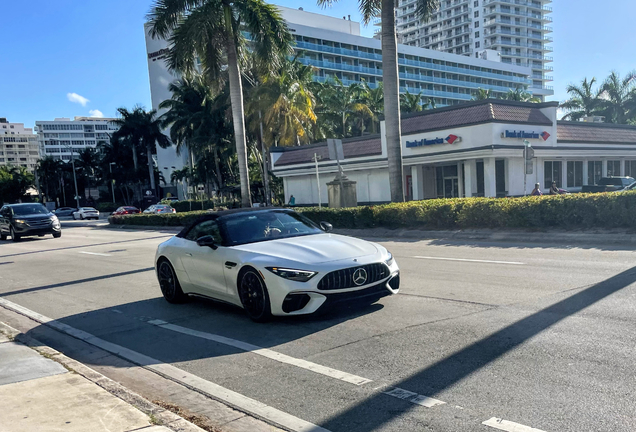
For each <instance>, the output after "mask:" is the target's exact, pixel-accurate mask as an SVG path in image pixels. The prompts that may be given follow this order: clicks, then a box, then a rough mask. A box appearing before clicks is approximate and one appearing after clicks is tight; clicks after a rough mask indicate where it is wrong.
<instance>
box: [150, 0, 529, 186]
mask: <svg viewBox="0 0 636 432" xmlns="http://www.w3.org/2000/svg"><path fill="white" fill-rule="evenodd" d="M278 8H279V9H280V11H281V13H282V16H283V18H284V19H285V21H287V24H288V26H289V30H290V31H291V33H292V34H293V36H294V40H295V44H296V45H295V50H296V52H297V53H298V54H299V56H298V58H299V61H301V62H302V63H304V64H307V65H311V66H313V67H314V79H315V80H316V81H323V82H324V81H327V80H329V79H331V78H333V77H338V78H339V79H340V80H341V81H342V82H343V84H345V85H349V84H352V83H360V82H362V81H363V80H364V81H366V82H367V83H368V84H369V85H370V86H371V87H375V86H377V85H378V83H379V82H381V81H382V51H381V48H382V47H381V42H380V41H379V40H377V39H374V38H368V37H362V36H360V24H359V23H357V22H354V21H351V20H350V19H348V17H344V18H343V19H340V18H333V17H328V16H325V15H321V14H315V13H310V12H305V11H303V10H302V8H300V9H290V8H286V7H281V6H278ZM146 49H147V55H148V73H149V78H150V92H151V97H152V107H153V109H156V110H158V112H159V114H162V110H160V109H159V104H160V103H161V102H162V101H164V100H166V99H169V98H170V97H171V96H172V95H171V93H170V92H169V91H168V86H169V84H170V83H171V82H172V81H173V80H174V79H175V78H176V77H175V76H174V75H173V74H172V73H171V72H170V71H169V70H168V68H167V66H166V64H165V62H164V58H165V55H166V53H167V52H168V43H167V42H166V41H165V40H157V39H153V38H152V37H151V36H150V35H149V34H148V32H147V31H146ZM398 62H399V67H400V91H401V92H406V91H408V92H409V93H412V94H419V93H421V95H422V99H423V102H424V101H427V100H428V99H429V98H430V99H433V100H434V101H435V104H436V106H437V107H442V106H447V105H456V104H458V103H461V102H466V101H469V100H471V99H472V98H473V96H474V95H475V94H476V93H477V91H478V89H479V88H482V89H488V90H490V91H491V94H493V96H496V95H498V94H503V93H506V92H508V91H509V90H510V89H517V88H524V87H529V91H530V92H533V91H534V90H535V89H534V88H532V87H531V86H532V83H533V82H532V80H531V79H530V75H531V73H532V72H531V70H530V68H529V67H527V65H518V64H516V62H514V63H504V62H501V61H490V60H484V59H482V58H475V57H466V56H463V55H457V54H454V53H447V52H442V51H435V50H430V49H424V48H420V47H415V46H407V45H399V46H398ZM184 153H185V152H184ZM157 161H158V166H159V170H161V171H162V173H163V175H164V177H165V178H166V179H169V178H170V174H171V173H172V171H174V170H175V169H180V168H182V167H183V166H184V164H185V163H186V162H187V155H185V154H183V153H182V154H181V155H179V156H177V154H176V152H175V149H174V147H171V148H168V149H157ZM167 187H168V188H171V189H169V190H166V191H164V192H167V191H170V192H172V193H174V192H176V188H175V185H168V186H167ZM179 193H181V191H179Z"/></svg>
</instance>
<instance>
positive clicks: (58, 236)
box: [53, 232, 62, 238]
mask: <svg viewBox="0 0 636 432" xmlns="http://www.w3.org/2000/svg"><path fill="white" fill-rule="evenodd" d="M60 237H62V232H56V233H53V238H60Z"/></svg>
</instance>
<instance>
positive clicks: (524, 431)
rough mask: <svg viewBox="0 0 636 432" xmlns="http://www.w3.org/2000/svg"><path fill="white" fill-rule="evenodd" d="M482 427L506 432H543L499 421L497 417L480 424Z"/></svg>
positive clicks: (506, 421) (502, 420)
mask: <svg viewBox="0 0 636 432" xmlns="http://www.w3.org/2000/svg"><path fill="white" fill-rule="evenodd" d="M482 424H483V425H486V426H490V427H491V428H495V429H499V430H502V431H506V432H545V431H542V430H541V429H535V428H533V427H530V426H525V425H522V424H519V423H515V422H511V421H508V420H504V419H500V418H497V417H493V418H490V419H488V420H486V421H485V422H483V423H482Z"/></svg>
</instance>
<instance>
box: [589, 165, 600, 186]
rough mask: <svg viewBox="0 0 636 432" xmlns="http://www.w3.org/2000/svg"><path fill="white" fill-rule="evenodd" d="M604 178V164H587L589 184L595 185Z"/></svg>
mask: <svg viewBox="0 0 636 432" xmlns="http://www.w3.org/2000/svg"><path fill="white" fill-rule="evenodd" d="M601 177H603V162H601V161H588V162H587V184H588V185H595V184H597V183H598V181H599V180H600V179H601Z"/></svg>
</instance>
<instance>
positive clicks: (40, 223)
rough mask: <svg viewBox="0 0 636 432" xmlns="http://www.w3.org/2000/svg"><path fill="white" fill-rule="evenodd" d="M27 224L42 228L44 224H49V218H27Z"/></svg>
mask: <svg viewBox="0 0 636 432" xmlns="http://www.w3.org/2000/svg"><path fill="white" fill-rule="evenodd" d="M27 224H28V225H29V226H31V227H34V228H43V227H46V226H49V225H51V219H49V218H45V219H29V220H27Z"/></svg>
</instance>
